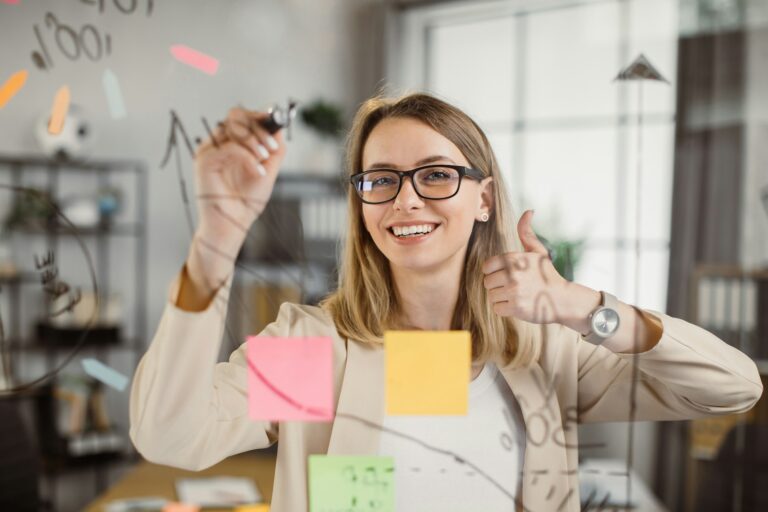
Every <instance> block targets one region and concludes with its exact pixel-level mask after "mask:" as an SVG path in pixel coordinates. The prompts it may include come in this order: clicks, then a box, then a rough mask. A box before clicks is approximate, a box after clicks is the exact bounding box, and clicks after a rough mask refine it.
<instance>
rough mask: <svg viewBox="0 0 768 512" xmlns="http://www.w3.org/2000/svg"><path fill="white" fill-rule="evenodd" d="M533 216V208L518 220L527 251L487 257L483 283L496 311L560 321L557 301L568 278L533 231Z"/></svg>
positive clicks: (535, 320)
mask: <svg viewBox="0 0 768 512" xmlns="http://www.w3.org/2000/svg"><path fill="white" fill-rule="evenodd" d="M532 218H533V210H527V211H526V212H525V213H523V216H522V217H520V221H519V222H518V224H517V232H518V234H519V235H520V240H521V241H522V243H523V248H524V249H525V251H524V252H517V251H513V252H508V253H506V254H501V255H498V256H494V257H492V258H490V259H488V260H487V261H486V262H485V263H484V264H483V267H482V270H483V274H485V279H484V280H483V283H484V285H485V289H486V290H487V291H488V299H489V301H490V302H491V304H492V305H493V311H494V313H496V314H498V315H502V316H511V317H515V318H518V319H520V320H523V321H526V322H531V323H536V324H548V323H553V322H558V323H560V315H558V304H561V303H562V300H563V298H564V292H565V288H566V285H567V284H568V281H567V280H566V279H565V278H563V277H562V276H561V275H560V274H558V272H557V270H556V269H555V267H554V265H552V261H551V260H550V258H549V253H548V251H547V248H546V247H544V244H542V243H541V241H540V240H539V239H538V238H537V237H536V234H535V233H534V232H533V228H532V227H531V219H532Z"/></svg>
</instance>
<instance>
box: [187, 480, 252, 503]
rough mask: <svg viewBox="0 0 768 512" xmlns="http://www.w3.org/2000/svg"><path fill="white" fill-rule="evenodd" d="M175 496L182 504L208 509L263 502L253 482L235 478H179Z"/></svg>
mask: <svg viewBox="0 0 768 512" xmlns="http://www.w3.org/2000/svg"><path fill="white" fill-rule="evenodd" d="M176 495H177V496H178V498H179V501H181V502H183V503H190V504H195V505H197V506H200V507H210V508H227V507H233V506H236V505H246V504H250V503H259V502H261V501H263V500H264V499H263V498H262V496H261V493H260V492H259V490H258V489H257V488H256V484H254V483H253V480H251V479H250V478H245V477H236V476H214V477H206V478H179V479H177V480H176Z"/></svg>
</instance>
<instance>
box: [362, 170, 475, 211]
mask: <svg viewBox="0 0 768 512" xmlns="http://www.w3.org/2000/svg"><path fill="white" fill-rule="evenodd" d="M405 176H408V177H409V178H411V183H413V189H414V190H415V191H416V193H417V194H418V195H419V197H421V198H422V199H448V198H449V197H453V196H455V195H456V194H458V193H459V188H461V182H462V178H463V177H464V176H467V177H469V178H472V179H476V180H477V181H481V180H482V179H483V178H485V175H484V174H483V173H482V172H480V171H478V170H477V169H472V168H470V167H464V166H463V165H447V164H437V165H436V164H431V165H424V166H422V167H417V168H416V169H411V170H410V171H398V170H395V169H373V170H371V171H365V172H359V173H357V174H353V175H352V176H350V178H349V182H350V183H351V184H352V185H353V186H354V187H355V191H356V192H357V195H358V197H359V198H360V199H361V200H362V201H363V202H364V203H367V204H381V203H386V202H388V201H392V200H393V199H394V198H396V197H397V194H399V193H400V189H401V188H402V187H403V178H404V177H405Z"/></svg>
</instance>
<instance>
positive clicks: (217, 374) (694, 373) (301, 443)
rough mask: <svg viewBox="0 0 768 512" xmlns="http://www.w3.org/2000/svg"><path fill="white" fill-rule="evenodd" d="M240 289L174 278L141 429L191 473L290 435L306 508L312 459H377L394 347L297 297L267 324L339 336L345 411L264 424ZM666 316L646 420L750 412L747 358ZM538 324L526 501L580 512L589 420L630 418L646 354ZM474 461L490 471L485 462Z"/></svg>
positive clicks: (147, 440)
mask: <svg viewBox="0 0 768 512" xmlns="http://www.w3.org/2000/svg"><path fill="white" fill-rule="evenodd" d="M228 290H229V286H225V287H223V288H222V289H221V290H220V291H219V292H218V295H217V296H216V298H215V300H214V301H213V302H212V305H211V306H210V307H209V308H208V309H207V310H206V311H203V312H199V313H191V312H185V311H182V310H180V309H178V308H176V307H175V306H174V305H173V304H174V303H175V294H176V285H174V286H173V288H172V293H171V299H172V300H170V301H169V303H168V304H167V305H166V307H165V311H164V313H163V316H162V319H161V321H160V325H159V327H158V329H157V333H156V334H155V337H154V339H153V341H152V344H151V345H150V347H149V349H148V350H147V353H146V354H145V355H144V357H143V358H142V360H141V363H140V364H139V366H138V368H137V369H136V374H135V376H134V379H133V384H132V388H131V399H130V419H131V429H130V435H131V439H132V440H133V443H134V444H135V446H136V448H137V450H138V451H139V452H140V453H141V454H142V455H143V456H144V457H146V458H147V459H148V460H150V461H152V462H156V463H159V464H167V465H170V466H177V467H180V468H184V469H191V470H200V469H203V468H206V467H208V466H211V465H213V464H215V463H216V462H218V461H220V460H222V459H224V458H226V457H228V456H230V455H234V454H236V453H239V452H243V451H247V450H253V449H256V448H264V447H267V446H269V445H270V444H272V443H274V442H275V441H277V440H279V444H278V451H277V469H276V475H275V485H274V489H273V498H272V507H271V510H272V512H301V511H306V510H307V472H306V469H307V456H308V455H310V454H332V455H375V454H377V451H378V444H379V436H380V435H387V434H382V433H381V431H380V430H379V429H377V428H375V425H381V424H382V422H383V417H384V384H383V383H384V375H383V371H384V364H383V363H384V357H383V355H384V353H383V350H382V348H381V347H372V346H369V345H365V344H362V343H359V342H357V341H354V340H346V339H342V338H341V337H339V335H338V333H337V332H336V329H335V327H334V324H333V321H332V320H331V318H330V317H329V316H328V314H327V313H326V312H325V311H323V310H321V309H320V308H317V307H310V306H300V305H295V304H287V303H286V304H283V305H282V307H281V308H280V313H279V315H278V318H277V319H276V321H275V322H273V323H272V324H270V325H269V326H267V328H266V329H265V330H264V331H263V333H262V334H263V335H267V336H330V337H331V338H332V339H333V340H334V344H333V347H334V381H335V396H336V403H337V409H336V410H337V414H343V415H342V416H337V417H336V419H335V420H334V421H333V422H330V423H309V422H306V423H305V422H284V423H279V424H278V423H270V422H257V421H252V420H250V419H249V416H248V412H247V409H248V407H247V374H246V352H245V345H242V346H240V348H239V349H238V350H236V351H235V352H233V353H232V355H231V356H230V358H229V361H228V362H225V363H218V364H216V360H217V356H218V353H219V349H220V345H221V340H222V335H223V331H224V319H225V316H226V315H225V313H226V306H227V301H228ZM652 314H654V315H656V316H657V317H658V318H659V319H660V320H661V322H662V324H663V335H662V338H661V340H660V341H659V342H658V344H657V345H656V346H654V347H653V348H652V349H651V350H649V351H647V352H645V353H642V354H639V355H638V356H637V370H638V374H637V385H636V404H637V409H636V414H635V419H636V420H644V421H657V420H682V419H690V418H697V417H704V416H713V415H718V414H730V413H738V412H744V411H746V410H748V409H750V408H751V407H752V406H753V405H754V404H755V402H756V401H757V400H758V398H759V397H760V395H761V393H762V390H763V387H762V384H761V382H760V376H759V374H758V371H757V368H756V366H755V364H754V363H753V362H752V361H751V360H750V359H749V358H748V357H747V356H746V355H744V354H743V353H741V352H739V351H738V350H736V349H735V348H733V347H731V346H729V345H727V344H726V343H724V342H723V341H721V340H720V339H718V338H717V337H715V336H714V335H712V334H711V333H709V332H707V331H705V330H704V329H701V328H699V327H697V326H695V325H692V324H690V323H687V322H685V321H683V320H680V319H677V318H672V317H670V316H667V315H664V314H662V313H657V312H652ZM536 327H537V335H539V336H541V337H542V342H543V344H544V345H543V352H542V356H541V358H540V360H539V361H538V363H536V364H533V365H532V366H530V367H528V368H524V369H517V370H503V371H502V374H503V375H504V378H505V379H506V381H507V383H508V384H509V387H510V389H511V390H512V392H513V393H514V395H515V397H516V398H517V400H518V401H519V403H520V406H521V409H522V412H523V419H524V421H525V426H526V431H527V436H526V437H527V440H526V450H525V460H524V465H523V470H522V472H523V474H522V500H520V497H518V503H517V509H518V510H528V511H532V512H545V511H555V510H557V511H566V510H567V511H574V512H575V511H578V510H579V485H578V476H577V469H578V443H579V440H578V437H577V428H576V423H577V422H582V423H584V422H597V421H626V420H628V418H629V417H630V416H629V415H630V390H631V387H632V380H633V379H632V372H633V356H632V355H621V354H616V353H613V352H611V351H610V350H608V349H606V348H604V347H595V346H593V345H591V344H589V343H587V342H585V341H583V340H582V339H581V337H580V335H579V334H578V333H576V332H575V331H572V330H570V329H568V328H566V327H563V326H561V325H557V324H551V325H542V326H536ZM350 416H353V417H354V418H355V419H352V418H350ZM478 434H479V435H494V436H497V435H499V433H498V432H496V431H493V432H478ZM427 441H428V440H427ZM470 462H473V463H475V464H477V465H478V466H479V467H481V468H482V461H470ZM455 463H457V464H460V462H455ZM501 484H502V485H503V484H504V483H503V482H501ZM489 485H491V484H490V483H489ZM511 503H512V502H511V501H510V504H511ZM510 510H512V506H510Z"/></svg>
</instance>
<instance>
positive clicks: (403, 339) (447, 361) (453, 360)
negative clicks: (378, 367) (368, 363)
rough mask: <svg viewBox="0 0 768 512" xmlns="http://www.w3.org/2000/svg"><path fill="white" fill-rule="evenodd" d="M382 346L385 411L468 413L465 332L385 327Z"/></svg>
mask: <svg viewBox="0 0 768 512" xmlns="http://www.w3.org/2000/svg"><path fill="white" fill-rule="evenodd" d="M384 350H385V365H386V369H385V373H386V386H387V387H386V400H387V414H390V415H464V414H467V405H468V401H469V376H470V364H471V363H470V361H471V357H472V343H471V339H470V335H469V332H468V331H387V332H385V333H384Z"/></svg>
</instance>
